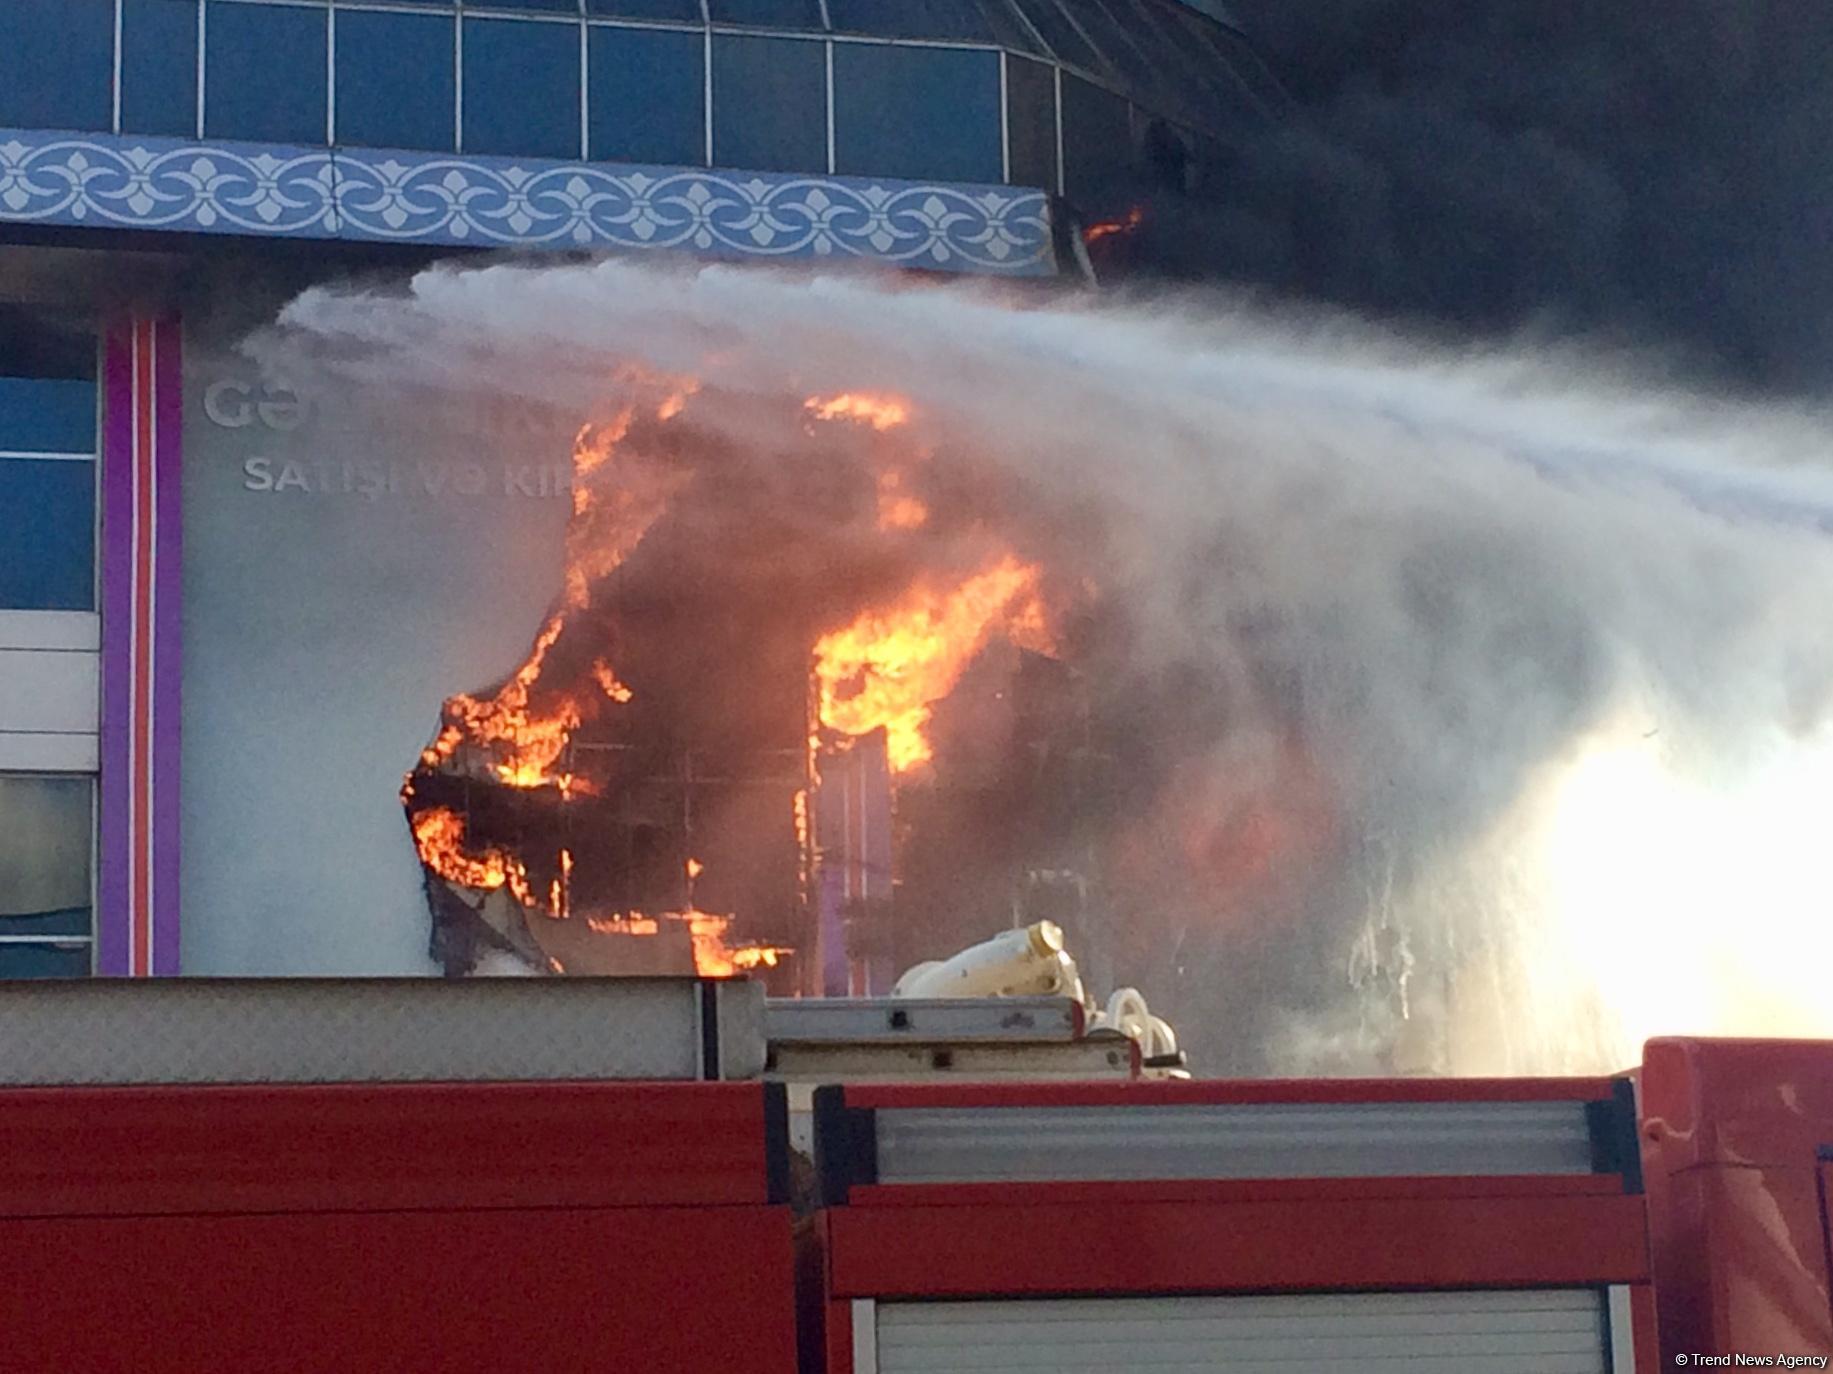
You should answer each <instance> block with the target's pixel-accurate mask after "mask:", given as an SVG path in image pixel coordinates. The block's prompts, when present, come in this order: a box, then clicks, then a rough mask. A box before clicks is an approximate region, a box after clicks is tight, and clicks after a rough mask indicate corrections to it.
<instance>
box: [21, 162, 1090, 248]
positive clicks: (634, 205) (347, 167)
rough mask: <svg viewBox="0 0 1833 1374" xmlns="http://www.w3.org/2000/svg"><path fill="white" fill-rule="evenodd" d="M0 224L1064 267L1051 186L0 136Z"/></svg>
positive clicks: (522, 246)
mask: <svg viewBox="0 0 1833 1374" xmlns="http://www.w3.org/2000/svg"><path fill="white" fill-rule="evenodd" d="M0 222H12V223H25V224H59V225H73V226H80V227H109V228H128V229H167V230H179V231H188V232H202V233H213V234H252V235H259V236H262V237H273V236H281V237H293V238H311V239H345V240H351V241H360V242H372V243H373V242H387V243H443V244H458V245H471V246H476V247H521V248H572V249H579V248H674V249H679V250H683V251H687V252H692V253H699V254H705V255H716V256H726V257H741V258H774V259H807V258H816V259H820V258H870V259H873V260H876V261H879V262H887V263H895V264H898V265H900V266H907V267H923V268H930V269H933V270H938V271H954V272H992V273H999V274H1001V275H1007V276H1044V275H1049V274H1051V273H1053V272H1054V271H1055V270H1056V264H1055V258H1054V255H1053V252H1052V249H1051V238H1050V209H1049V201H1048V199H1047V198H1046V196H1045V195H1044V193H1043V192H1042V191H1033V190H1027V189H1024V188H1022V187H1010V186H963V185H946V184H927V183H922V182H908V181H872V180H862V179H859V178H855V177H828V176H801V175H782V174H766V173H755V172H733V171H705V170H701V169H698V168H686V167H631V166H623V165H615V164H603V163H583V162H580V163H574V162H550V161H546V160H543V159H538V158H523V159H510V158H488V157H469V156H452V155H448V154H443V153H403V152H381V151H374V150H369V149H348V148H292V147H285V146H281V145H269V144H242V143H193V142H188V141H182V140H176V139H157V138H130V137H118V136H114V135H109V134H78V135H73V134H61V133H53V132H46V131H43V130H28V129H0Z"/></svg>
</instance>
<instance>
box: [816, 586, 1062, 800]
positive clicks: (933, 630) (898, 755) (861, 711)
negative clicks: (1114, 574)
mask: <svg viewBox="0 0 1833 1374" xmlns="http://www.w3.org/2000/svg"><path fill="white" fill-rule="evenodd" d="M1037 577H1038V570H1037V568H1036V567H1034V566H1031V565H1028V564H1024V563H1021V562H1019V561H1018V560H1017V559H1016V558H1013V557H1009V556H1008V557H1006V558H1003V559H1001V560H1000V561H999V562H998V563H996V564H995V565H994V566H993V567H991V568H989V569H987V570H986V571H985V572H982V573H979V574H976V575H975V576H973V577H970V578H969V579H968V580H967V581H966V582H963V583H962V584H961V585H960V586H958V587H956V588H954V589H953V590H952V591H946V592H938V591H936V590H934V589H932V588H930V587H926V586H919V587H917V588H916V589H914V590H913V591H912V592H911V593H910V594H909V595H908V596H906V597H905V599H904V600H903V601H902V602H900V603H899V604H897V605H895V606H890V607H886V608H884V609H882V610H874V611H868V612H866V613H865V614H864V615H862V616H860V617H859V619H858V620H856V621H854V622H853V623H852V624H851V625H849V626H847V627H846V628H845V629H844V630H838V631H836V632H834V633H833V634H830V635H826V636H823V637H822V639H821V640H820V642H819V643H817V644H816V645H815V676H816V679H817V681H818V683H819V686H820V713H821V723H822V724H823V725H825V726H827V727H828V728H829V729H832V730H838V731H840V732H842V733H843V734H848V735H863V734H866V733H868V732H869V731H872V730H875V729H878V728H879V727H881V726H882V727H883V728H884V730H885V734H886V752H887V754H888V756H889V758H890V761H891V767H892V770H893V771H894V772H900V773H901V772H905V771H907V770H909V769H911V768H914V767H916V766H917V765H918V764H920V763H924V762H927V761H928V759H929V757H930V748H929V741H928V739H927V738H926V737H925V735H924V727H925V726H927V725H928V723H929V712H930V706H931V704H932V703H934V702H937V701H940V700H941V699H942V698H943V697H946V696H947V695H948V694H949V692H950V691H952V690H953V689H954V685H955V683H956V681H957V680H958V679H959V678H960V676H961V673H962V671H963V670H964V669H966V667H967V665H968V664H969V663H970V662H972V661H973V658H974V656H975V655H976V654H977V653H979V652H980V650H981V649H982V648H983V647H984V646H985V644H986V642H987V639H988V636H989V635H990V634H991V633H992V631H993V629H994V627H995V625H996V623H997V622H998V621H999V620H1000V617H1001V614H1002V613H1003V612H1005V611H1006V610H1007V609H1008V608H1009V607H1011V606H1012V605H1013V603H1014V602H1016V601H1018V600H1019V598H1020V597H1025V596H1027V594H1034V593H1035V588H1036V584H1037Z"/></svg>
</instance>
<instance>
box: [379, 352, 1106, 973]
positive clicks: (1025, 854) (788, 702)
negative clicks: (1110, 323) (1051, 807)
mask: <svg viewBox="0 0 1833 1374" xmlns="http://www.w3.org/2000/svg"><path fill="white" fill-rule="evenodd" d="M635 390H636V392H637V393H638V394H639V395H641V396H642V397H643V399H642V400H641V401H640V402H637V403H633V404H630V405H627V406H625V407H624V408H623V409H621V410H620V411H619V412H618V413H616V414H615V415H614V416H612V417H611V418H610V419H608V420H606V421H604V422H601V423H595V424H592V425H588V426H587V427H585V428H584V429H583V430H582V431H581V432H580V434H579V435H578V438H577V441H576V444H575V451H574V463H573V488H572V510H571V514H570V517H569V519H568V523H567V528H566V537H565V542H566V560H565V569H564V575H563V581H562V590H561V593H560V595H559V596H558V598H557V599H556V601H555V603H554V605H553V606H552V608H551V609H550V611H549V613H548V614H547V616H546V618H545V620H544V621H543V623H542V624H541V626H540V628H539V630H538V632H537V633H536V635H535V637H534V639H533V643H532V645H531V647H530V649H529V651H528V653H527V656H526V657H525V658H524V660H523V661H522V662H521V663H520V664H519V665H518V666H517V667H516V668H515V670H514V671H513V672H512V673H511V674H510V675H509V676H508V677H507V678H505V679H504V680H503V681H501V682H500V683H497V684H495V685H493V686H492V687H490V688H488V689H486V690H484V691H482V692H478V693H475V694H470V693H460V694H457V695H454V696H452V697H450V698H449V699H448V700H447V701H446V703H445V705H444V709H443V711H442V714H441V718H440V721H439V723H438V727H437V730H436V732H435V733H434V735H433V737H432V738H431V740H430V741H429V743H428V744H427V747H426V748H425V750H424V751H423V752H422V754H421V756H420V758H419V761H418V763H417V764H416V766H415V767H414V768H413V770H412V772H411V773H410V774H409V775H408V777H407V779H406V781H405V783H404V784H403V787H402V794H401V795H402V801H403V804H404V806H405V808H406V813H407V819H408V824H409V828H410V830H411V832H412V835H413V839H414V844H415V847H416V850H417V853H418V855H419V858H420V861H421V863H422V865H423V867H424V870H425V883H426V894H427V902H428V908H429V913H430V916H431V920H432V932H433V933H432V953H433V955H434V957H435V958H436V959H437V960H438V961H439V963H440V964H441V966H442V967H443V968H444V969H445V970H446V971H447V972H448V973H463V972H469V971H471V970H472V969H474V968H475V967H476V966H477V964H478V961H479V958H480V956H481V955H483V954H484V953H486V952H488V951H496V952H500V953H507V954H511V955H514V956H516V957H518V958H519V959H521V960H522V961H523V962H525V963H527V964H529V965H530V966H532V967H535V968H543V969H548V970H552V971H555V972H569V973H577V972H593V973H638V972H656V971H685V970H690V969H697V970H698V971H700V972H702V973H707V974H725V973H731V972H734V971H737V970H740V969H747V970H761V971H763V972H764V974H765V976H766V977H769V978H771V979H773V980H774V981H775V982H776V983H777V984H778V985H779V986H780V988H781V989H782V990H784V991H790V990H798V991H807V992H827V993H845V992H849V991H851V992H856V993H857V992H865V991H868V990H877V991H882V990H884V989H885V988H887V987H888V986H889V984H890V982H891V980H892V978H893V977H894V976H895V970H897V969H898V968H900V967H901V966H902V964H903V963H906V962H909V961H910V959H912V958H913V957H915V955H917V954H918V953H922V952H929V951H933V949H935V948H937V947H938V946H937V941H938V940H941V941H944V942H946V941H947V940H948V939H950V938H953V937H954V936H955V935H956V934H957V933H958V934H959V935H960V936H963V937H966V938H972V936H973V934H974V933H976V932H977V931H979V930H983V929H985V928H987V927H988V926H997V925H998V924H1001V923H1003V922H1004V921H1005V920H1007V919H1009V918H1010V917H1011V916H1012V915H1013V914H1014V913H1015V912H1018V913H1024V914H1031V909H1032V908H1033V907H1035V906H1037V904H1038V902H1039V900H1040V896H1041V894H1042V893H1043V892H1044V891H1045V890H1046V889H1048V888H1049V887H1050V886H1051V885H1053V884H1055V885H1061V884H1063V883H1068V884H1069V885H1071V886H1076V887H1077V888H1078V890H1085V888H1086V885H1087V883H1088V881H1089V880H1090V875H1089V874H1087V873H1086V872H1084V871H1080V869H1079V866H1078V865H1077V864H1076V863H1075V862H1074V860H1073V858H1072V856H1067V855H1064V854H1061V853H1057V852H1055V851H1054V850H1053V849H1052V847H1051V846H1052V845H1053V844H1055V843H1057V842H1058V841H1059V839H1060V831H1061V827H1053V826H1051V825H1049V824H1045V823H1043V818H1042V817H1041V815H1039V814H1038V813H1039V812H1040V809H1041V808H1042V807H1043V806H1044V803H1043V801H1042V800H1041V799H1043V798H1047V797H1060V796H1062V795H1064V794H1065V789H1064V783H1063V778H1062V777H1061V776H1059V774H1060V773H1061V766H1060V764H1059V763H1058V761H1057V759H1056V758H1055V755H1056V753H1057V751H1059V750H1060V749H1062V748H1065V747H1067V744H1066V742H1065V741H1063V740H1060V739H1059V736H1061V735H1062V734H1063V726H1064V724H1065V723H1066V722H1069V721H1072V720H1073V718H1074V715H1075V712H1074V709H1073V705H1069V706H1068V709H1065V708H1066V704H1067V703H1066V700H1059V699H1056V698H1063V697H1064V694H1065V693H1067V702H1068V703H1072V702H1073V698H1074V690H1073V687H1069V686H1067V685H1066V682H1067V676H1068V670H1067V669H1066V667H1065V666H1064V665H1062V664H1061V663H1060V662H1059V661H1058V660H1057V658H1056V657H1055V656H1054V655H1055V654H1056V652H1057V649H1056V643H1055V638H1054V631H1053V621H1054V620H1055V619H1056V618H1057V616H1058V614H1059V613H1060V612H1057V611H1053V609H1052V599H1051V594H1049V593H1048V592H1047V579H1046V576H1045V573H1044V570H1043V569H1042V568H1041V567H1040V566H1039V565H1038V564H1036V563H1035V562H1031V561H1027V559H1026V558H1025V557H1024V556H1023V554H1022V553H1020V552H1019V551H1017V550H1015V549H1013V548H1011V547H1009V546H1006V545H1004V544H1003V543H1002V542H1001V536H999V535H998V534H996V533H994V531H993V528H992V527H990V526H989V525H988V524H987V522H986V520H985V519H984V510H983V509H982V508H980V507H978V506H977V505H970V504H968V503H966V502H965V501H964V499H963V496H964V493H963V492H962V491H961V489H960V488H959V487H958V486H957V485H955V484H956V482H957V480H958V474H956V473H955V472H954V471H953V469H952V467H951V465H950V462H949V458H948V455H946V454H939V453H937V452H936V451H935V450H934V449H933V447H931V446H930V444H929V443H928V441H927V440H926V439H925V438H924V437H923V427H922V425H921V423H920V417H916V416H913V414H912V407H911V406H910V404H909V403H908V402H907V401H905V400H903V399H901V398H898V397H895V396H889V395H865V394H842V395H838V396H828V397H822V396H815V397H809V398H806V399H805V400H803V401H802V402H801V404H800V405H789V404H778V405H776V406H774V407H771V406H764V407H762V408H761V410H760V413H759V414H757V415H756V416H755V417H754V422H753V427H752V433H753V434H754V435H755V436H756V440H757V441H756V442H755V443H752V444H747V445H744V446H742V447H740V446H734V445H733V444H732V443H731V442H730V441H729V440H727V439H725V438H723V437H720V436H719V434H718V433H716V432H710V431H708V430H706V429H703V428H700V427H698V426H697V425H696V408H697V406H698V405H700V404H701V403H702V401H703V399H704V398H703V397H702V396H701V395H700V392H699V388H698V386H697V385H696V384H695V383H694V382H693V381H692V380H691V379H661V378H657V379H644V380H639V381H637V382H636V383H635ZM945 473H946V474H948V476H947V477H946V479H944V478H943V477H942V474H945ZM1056 605H1057V606H1058V607H1059V608H1061V607H1063V606H1065V605H1066V603H1065V602H1063V601H1062V599H1061V597H1060V595H1058V597H1057V600H1056ZM1021 717H1022V718H1021ZM1028 816H1031V817H1036V823H1034V824H1030V825H1025V824H1016V825H1015V824H1014V823H1015V822H1022V821H1024V820H1025V819H1026V818H1027V817H1028ZM975 831H978V832H979V833H978V835H976V834H975V833H973V832H975ZM976 879H978V880H979V881H980V883H981V887H980V889H979V890H976V888H975V885H974V883H975V881H976ZM1072 924H1073V922H1072ZM903 927H908V928H909V929H911V930H914V931H915V932H917V934H916V935H915V936H914V937H913V936H912V935H909V934H905V935H903V937H902V938H900V928H903Z"/></svg>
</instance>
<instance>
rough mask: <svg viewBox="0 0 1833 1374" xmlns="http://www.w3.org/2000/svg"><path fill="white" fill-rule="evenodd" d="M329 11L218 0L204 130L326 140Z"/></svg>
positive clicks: (208, 48) (208, 43)
mask: <svg viewBox="0 0 1833 1374" xmlns="http://www.w3.org/2000/svg"><path fill="white" fill-rule="evenodd" d="M325 23H326V11H325V10H322V9H300V8H295V7H288V6H283V5H248V4H229V3H225V0H210V3H209V7H208V10H207V12H206V13H205V15H204V132H205V133H206V134H207V135H209V136H210V137H212V138H237V139H250V140H254V141H256V142H261V143H304V144H322V143H323V142H324V141H325Z"/></svg>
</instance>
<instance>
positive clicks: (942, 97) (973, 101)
mask: <svg viewBox="0 0 1833 1374" xmlns="http://www.w3.org/2000/svg"><path fill="white" fill-rule="evenodd" d="M1001 161H1002V159H1001V157H1000V149H999V54H998V53H995V52H971V51H962V50H960V49H950V48H909V47H893V46H891V45H889V44H878V43H836V44H835V45H834V163H835V169H836V170H837V171H840V172H845V173H850V174H854V175H871V176H892V177H911V178H922V177H934V178H937V179H940V180H944V181H994V182H996V181H999V180H1000V179H1001V173H1002V171H1003V169H1002V167H1001Z"/></svg>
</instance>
